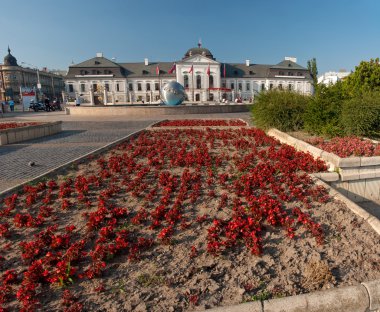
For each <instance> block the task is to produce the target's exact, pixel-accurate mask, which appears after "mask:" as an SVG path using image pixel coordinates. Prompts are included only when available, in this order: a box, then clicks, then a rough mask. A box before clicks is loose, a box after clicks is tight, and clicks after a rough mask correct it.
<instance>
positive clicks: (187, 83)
mask: <svg viewBox="0 0 380 312" xmlns="http://www.w3.org/2000/svg"><path fill="white" fill-rule="evenodd" d="M183 84H184V87H185V88H188V87H189V76H188V75H185V76H183Z"/></svg>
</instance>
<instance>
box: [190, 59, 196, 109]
mask: <svg viewBox="0 0 380 312" xmlns="http://www.w3.org/2000/svg"><path fill="white" fill-rule="evenodd" d="M191 68H192V71H191V80H192V84H193V102H195V98H194V64H192V65H191Z"/></svg>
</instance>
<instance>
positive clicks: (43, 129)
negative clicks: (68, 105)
mask: <svg viewBox="0 0 380 312" xmlns="http://www.w3.org/2000/svg"><path fill="white" fill-rule="evenodd" d="M23 122H28V121H23ZM23 122H19V123H23ZM33 122H34V121H33ZM61 131H62V121H53V122H50V121H41V122H38V124H37V125H30V126H26V127H18V128H10V129H4V130H1V131H0V146H4V145H8V144H14V143H21V142H24V141H27V140H34V139H38V138H41V137H45V136H49V135H53V134H56V133H59V132H61Z"/></svg>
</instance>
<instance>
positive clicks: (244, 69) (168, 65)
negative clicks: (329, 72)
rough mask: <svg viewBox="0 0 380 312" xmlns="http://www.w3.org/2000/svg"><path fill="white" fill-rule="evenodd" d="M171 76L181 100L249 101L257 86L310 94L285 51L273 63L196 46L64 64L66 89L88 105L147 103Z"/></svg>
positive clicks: (305, 76)
mask: <svg viewBox="0 0 380 312" xmlns="http://www.w3.org/2000/svg"><path fill="white" fill-rule="evenodd" d="M170 80H175V81H177V82H179V83H180V84H182V85H183V86H184V87H185V90H186V95H187V101H191V102H208V101H211V102H214V101H216V102H220V101H222V100H223V99H225V100H228V101H236V100H239V101H240V100H241V101H246V102H248V101H251V100H252V99H253V98H254V97H255V95H257V94H258V93H259V92H262V91H263V90H270V89H273V88H278V89H289V90H294V91H297V92H300V93H302V94H312V93H313V87H312V81H313V80H312V78H311V75H310V72H309V71H308V70H307V69H306V68H304V67H302V66H300V65H298V64H297V59H296V58H293V57H285V59H284V60H283V61H281V62H279V63H278V64H275V65H262V64H255V63H251V62H250V61H249V60H246V61H245V62H244V63H222V62H219V61H217V60H216V58H215V57H214V55H213V54H212V53H211V51H210V50H208V49H206V48H204V47H202V45H201V44H200V43H199V44H198V46H197V47H195V48H191V49H189V50H187V51H186V53H185V55H184V56H183V58H182V59H180V60H177V61H174V62H150V61H149V60H148V59H144V62H140V63H116V62H114V61H113V60H109V59H107V58H105V57H104V56H103V54H102V53H97V54H96V57H94V58H92V59H89V60H87V61H84V62H82V63H79V64H75V65H72V66H70V67H69V70H68V74H67V76H66V77H65V85H66V95H67V96H68V97H69V98H71V100H73V99H75V98H80V99H81V101H82V103H88V104H91V105H113V104H123V103H143V102H144V103H152V102H158V101H159V100H160V90H161V87H162V86H163V85H164V84H165V83H167V82H168V81H170Z"/></svg>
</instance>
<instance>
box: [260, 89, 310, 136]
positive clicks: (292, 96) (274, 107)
mask: <svg viewBox="0 0 380 312" xmlns="http://www.w3.org/2000/svg"><path fill="white" fill-rule="evenodd" d="M309 100H310V98H309V97H308V96H306V95H302V94H299V93H296V92H293V91H281V90H270V91H266V92H262V93H260V94H259V96H258V97H257V98H256V99H255V104H254V105H253V107H252V114H253V120H254V122H255V124H256V126H257V127H259V128H263V129H269V128H277V129H279V130H281V131H296V130H299V129H302V127H303V114H304V111H305V108H306V106H307V103H308V101H309Z"/></svg>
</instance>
